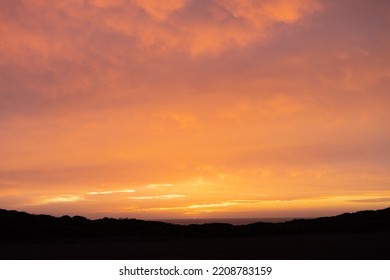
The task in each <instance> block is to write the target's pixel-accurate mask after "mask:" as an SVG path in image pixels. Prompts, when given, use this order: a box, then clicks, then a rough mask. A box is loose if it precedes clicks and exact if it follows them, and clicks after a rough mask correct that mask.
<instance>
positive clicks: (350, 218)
mask: <svg viewBox="0 0 390 280" xmlns="http://www.w3.org/2000/svg"><path fill="white" fill-rule="evenodd" d="M387 230H390V208H387V209H384V210H377V211H361V212H356V213H353V214H349V213H346V214H342V215H339V216H334V217H323V218H317V219H299V220H293V221H288V222H283V223H263V222H260V223H253V224H249V225H240V226H233V225H231V224H223V223H212V224H203V225H175V224H169V223H163V222H152V221H143V220H137V219H112V218H104V219H98V220H89V219H87V218H84V217H81V216H75V217H69V216H63V217H61V218H56V217H53V216H49V215H32V214H27V213H25V212H17V211H8V210H0V238H1V239H23V240H25V239H34V240H36V239H44V240H47V239H48V238H73V239H85V238H87V239H88V238H101V237H138V238H153V237H159V238H161V237H175V238H188V237H191V238H204V237H244V236H259V235H280V234H306V233H310V234H319V233H342V232H373V231H387Z"/></svg>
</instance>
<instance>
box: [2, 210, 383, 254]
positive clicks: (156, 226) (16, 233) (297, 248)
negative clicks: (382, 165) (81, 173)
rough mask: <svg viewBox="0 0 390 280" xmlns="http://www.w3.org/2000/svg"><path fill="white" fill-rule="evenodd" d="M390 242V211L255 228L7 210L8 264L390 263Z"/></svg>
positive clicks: (4, 251)
mask: <svg viewBox="0 0 390 280" xmlns="http://www.w3.org/2000/svg"><path fill="white" fill-rule="evenodd" d="M389 237H390V208H386V209H383V210H376V211H374V210H369V211H359V212H356V213H344V214H341V215H337V216H333V217H321V218H315V219H296V220H292V221H287V222H279V223H266V222H257V223H252V224H248V225H231V224H226V223H209V224H202V225H195V224H192V225H177V224H170V223H165V222H156V221H144V220H138V219H113V218H103V219H97V220H90V219H87V218H85V217H82V216H74V217H70V216H63V217H53V216H50V215H34V214H28V213H25V212H18V211H15V210H4V209H0V248H1V250H0V258H2V259H183V258H187V259H240V258H242V259H390V238H389Z"/></svg>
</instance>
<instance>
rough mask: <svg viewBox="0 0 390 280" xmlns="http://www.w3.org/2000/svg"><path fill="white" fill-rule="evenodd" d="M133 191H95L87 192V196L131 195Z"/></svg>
mask: <svg viewBox="0 0 390 280" xmlns="http://www.w3.org/2000/svg"><path fill="white" fill-rule="evenodd" d="M133 192H135V190H132V189H128V190H113V191H95V192H89V193H87V194H88V195H101V194H113V193H133Z"/></svg>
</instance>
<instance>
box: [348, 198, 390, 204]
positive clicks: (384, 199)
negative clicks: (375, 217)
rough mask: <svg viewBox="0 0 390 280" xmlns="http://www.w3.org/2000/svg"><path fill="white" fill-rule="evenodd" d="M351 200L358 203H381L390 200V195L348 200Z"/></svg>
mask: <svg viewBox="0 0 390 280" xmlns="http://www.w3.org/2000/svg"><path fill="white" fill-rule="evenodd" d="M348 201H349V202H358V203H361V202H362V203H381V202H388V201H390V197H378V198H367V199H353V200H348Z"/></svg>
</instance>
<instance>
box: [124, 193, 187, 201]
mask: <svg viewBox="0 0 390 280" xmlns="http://www.w3.org/2000/svg"><path fill="white" fill-rule="evenodd" d="M183 197H185V195H182V194H164V195H155V196H132V197H129V199H133V200H149V199H174V198H183Z"/></svg>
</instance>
